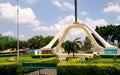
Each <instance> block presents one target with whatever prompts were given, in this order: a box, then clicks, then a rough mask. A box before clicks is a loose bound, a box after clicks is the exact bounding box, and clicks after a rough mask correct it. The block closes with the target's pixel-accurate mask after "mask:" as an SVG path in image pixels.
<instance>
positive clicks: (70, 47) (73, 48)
mask: <svg viewBox="0 0 120 75" xmlns="http://www.w3.org/2000/svg"><path fill="white" fill-rule="evenodd" d="M81 46H82V42H81V41H80V38H75V39H74V40H72V41H70V40H67V41H66V42H65V43H64V46H63V47H64V49H65V50H66V51H67V52H68V54H69V53H70V52H72V53H73V58H74V53H77V52H78V50H80V49H81Z"/></svg>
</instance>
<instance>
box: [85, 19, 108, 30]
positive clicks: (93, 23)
mask: <svg viewBox="0 0 120 75" xmlns="http://www.w3.org/2000/svg"><path fill="white" fill-rule="evenodd" d="M84 23H85V24H88V25H90V26H91V27H92V28H93V29H95V28H96V26H104V25H107V24H108V23H107V22H106V21H105V20H104V19H95V20H92V19H90V18H86V19H85V21H84Z"/></svg>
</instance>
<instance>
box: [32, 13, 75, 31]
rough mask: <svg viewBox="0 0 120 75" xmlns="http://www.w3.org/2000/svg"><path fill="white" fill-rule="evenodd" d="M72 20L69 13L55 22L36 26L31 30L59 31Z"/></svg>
mask: <svg viewBox="0 0 120 75" xmlns="http://www.w3.org/2000/svg"><path fill="white" fill-rule="evenodd" d="M73 22H74V16H73V15H69V16H67V17H65V18H63V19H62V18H60V19H59V21H58V23H57V24H54V25H51V26H50V27H47V26H37V27H36V28H34V29H33V31H59V30H60V29H61V28H63V27H66V26H68V25H70V24H72V23H73Z"/></svg>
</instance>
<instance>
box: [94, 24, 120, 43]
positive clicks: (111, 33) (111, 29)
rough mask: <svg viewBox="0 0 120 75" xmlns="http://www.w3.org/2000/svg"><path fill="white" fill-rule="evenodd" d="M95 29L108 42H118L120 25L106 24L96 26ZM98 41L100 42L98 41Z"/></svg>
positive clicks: (119, 39) (119, 40)
mask: <svg viewBox="0 0 120 75" xmlns="http://www.w3.org/2000/svg"><path fill="white" fill-rule="evenodd" d="M95 30H96V32H97V33H98V34H100V35H101V36H102V37H103V38H104V39H105V40H106V41H107V42H109V43H110V44H114V41H115V40H117V41H118V42H120V25H118V26H115V25H107V26H101V27H96V29H95ZM97 42H98V41H97ZM98 43H99V44H100V42H98Z"/></svg>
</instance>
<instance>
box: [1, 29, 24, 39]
mask: <svg viewBox="0 0 120 75" xmlns="http://www.w3.org/2000/svg"><path fill="white" fill-rule="evenodd" d="M2 35H3V36H10V37H17V36H15V33H14V32H12V31H6V32H3V33H2ZM19 39H20V40H26V36H25V35H24V34H19Z"/></svg>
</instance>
